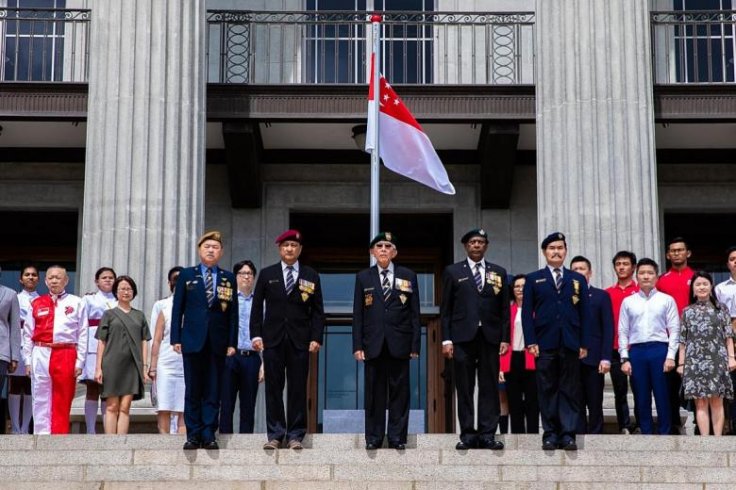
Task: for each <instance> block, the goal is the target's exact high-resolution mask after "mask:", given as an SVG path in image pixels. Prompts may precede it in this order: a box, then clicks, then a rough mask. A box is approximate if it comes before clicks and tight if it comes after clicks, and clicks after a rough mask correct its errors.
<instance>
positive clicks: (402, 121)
mask: <svg viewBox="0 0 736 490" xmlns="http://www.w3.org/2000/svg"><path fill="white" fill-rule="evenodd" d="M380 85H381V90H380V92H379V96H380V110H379V116H378V117H379V119H380V120H379V124H378V132H379V135H378V138H379V145H378V152H379V156H380V157H381V159H382V160H383V164H384V165H385V166H386V167H387V168H388V169H390V170H393V171H394V172H396V173H397V174H401V175H403V176H405V177H409V178H410V179H413V180H416V181H417V182H420V183H422V184H424V185H426V186H428V187H431V188H432V189H435V190H437V191H439V192H442V193H445V194H455V188H454V187H453V185H452V183H451V182H450V178H449V177H448V176H447V171H446V170H445V167H444V166H443V165H442V161H440V158H439V157H438V156H437V152H436V151H435V150H434V147H433V146H432V142H431V141H430V140H429V138H428V137H427V135H426V134H425V133H424V131H422V127H421V126H420V125H419V123H418V122H417V120H416V119H414V116H412V114H411V112H409V109H408V108H407V107H406V106H405V105H404V103H403V102H402V101H401V99H400V98H399V96H398V95H397V94H396V92H395V91H394V89H393V88H392V87H391V86H390V85H389V84H388V82H386V79H385V78H384V77H383V75H381V82H380ZM373 90H374V88H373V77H371V83H370V88H369V90H368V128H367V130H366V142H365V151H366V152H368V153H371V152H372V150H373V149H374V148H375V143H374V142H375V137H376V134H375V132H376V131H375V128H376V124H375V120H374V118H375V115H374V114H375V111H374V110H373V109H374V104H375V102H374V97H373V93H374V92H373Z"/></svg>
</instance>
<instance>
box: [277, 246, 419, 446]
mask: <svg viewBox="0 0 736 490" xmlns="http://www.w3.org/2000/svg"><path fill="white" fill-rule="evenodd" d="M370 247H371V254H372V255H373V257H374V258H375V259H376V265H374V266H373V267H370V268H368V269H365V270H362V271H360V272H359V273H358V275H357V276H356V278H355V297H354V301H353V356H354V357H355V359H356V360H357V361H364V362H365V443H366V444H365V447H366V449H369V450H371V449H378V448H379V447H381V446H382V445H383V438H384V434H385V433H386V432H388V434H387V436H388V446H389V447H390V448H394V449H398V450H403V449H405V448H406V436H407V432H408V428H409V361H410V359H413V358H416V357H418V356H419V347H420V346H419V339H420V334H421V330H420V329H421V325H420V322H419V286H418V284H417V275H416V274H415V273H414V272H412V271H411V270H409V269H407V268H406V267H401V266H398V265H395V264H394V263H393V259H394V258H395V257H396V254H397V250H396V237H395V236H394V235H393V234H392V233H390V232H384V233H379V234H378V235H376V237H375V238H374V239H373V240H372V241H371V243H370ZM267 376H268V374H267ZM267 379H268V378H267ZM387 408H388V430H387V431H386V409H387Z"/></svg>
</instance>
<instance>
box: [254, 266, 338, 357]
mask: <svg viewBox="0 0 736 490" xmlns="http://www.w3.org/2000/svg"><path fill="white" fill-rule="evenodd" d="M264 301H265V303H266V304H265V309H266V312H265V316H264V312H263V309H264ZM324 328H325V313H324V305H323V304H322V285H321V283H320V280H319V274H317V271H315V270H314V269H312V268H311V267H307V266H305V265H302V264H299V275H298V276H297V277H296V280H295V282H294V288H293V289H292V290H291V294H289V295H288V296H287V295H286V286H285V285H284V273H283V271H282V269H281V262H280V261H279V262H278V263H276V264H274V265H271V266H268V267H266V268H265V269H263V270H262V271H261V274H260V275H259V276H258V280H257V281H256V287H255V289H254V291H253V306H252V307H251V310H250V337H251V339H254V338H256V337H261V339H263V346H264V347H265V348H270V347H275V346H277V345H279V343H280V342H281V341H282V340H283V339H284V337H285V336H286V335H287V334H288V336H289V339H291V341H292V343H293V345H294V347H296V348H297V349H301V350H307V349H309V343H310V342H311V341H315V342H319V343H320V344H322V343H323V340H322V335H323V333H324Z"/></svg>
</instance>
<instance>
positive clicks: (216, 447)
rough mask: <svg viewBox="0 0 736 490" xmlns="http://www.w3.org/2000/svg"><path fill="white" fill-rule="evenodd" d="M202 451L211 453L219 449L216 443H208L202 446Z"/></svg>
mask: <svg viewBox="0 0 736 490" xmlns="http://www.w3.org/2000/svg"><path fill="white" fill-rule="evenodd" d="M202 449H211V450H213V451H217V450H218V449H220V445H219V444H217V441H209V442H205V443H203V444H202Z"/></svg>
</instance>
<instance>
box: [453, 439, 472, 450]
mask: <svg viewBox="0 0 736 490" xmlns="http://www.w3.org/2000/svg"><path fill="white" fill-rule="evenodd" d="M474 447H475V446H473V445H472V444H470V443H469V442H465V441H460V442H458V443H457V444H455V449H457V450H458V451H466V450H468V449H473V448H474Z"/></svg>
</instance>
